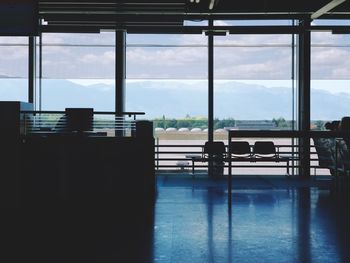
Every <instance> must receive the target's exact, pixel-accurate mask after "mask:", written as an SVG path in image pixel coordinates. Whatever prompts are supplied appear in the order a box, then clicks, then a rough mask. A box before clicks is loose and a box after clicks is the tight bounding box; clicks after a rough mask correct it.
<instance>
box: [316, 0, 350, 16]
mask: <svg viewBox="0 0 350 263" xmlns="http://www.w3.org/2000/svg"><path fill="white" fill-rule="evenodd" d="M345 1H346V0H332V1H331V2H329V3H328V4H326V5H325V6H324V7H322V8H320V9H319V10H317V11H316V12H315V13H313V14H312V15H311V19H312V20H313V19H317V18H319V17H320V16H322V15H324V14H326V13H327V12H329V11H331V10H332V9H334V8H335V7H337V6H338V5H340V4H342V3H344V2H345Z"/></svg>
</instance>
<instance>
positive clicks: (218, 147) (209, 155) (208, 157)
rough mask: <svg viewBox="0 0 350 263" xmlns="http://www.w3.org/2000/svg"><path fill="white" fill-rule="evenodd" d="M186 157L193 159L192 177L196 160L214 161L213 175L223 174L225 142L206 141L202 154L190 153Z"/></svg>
mask: <svg viewBox="0 0 350 263" xmlns="http://www.w3.org/2000/svg"><path fill="white" fill-rule="evenodd" d="M185 157H186V158H187V159H189V160H191V161H192V177H194V175H195V172H194V170H195V162H208V163H209V162H212V171H211V172H212V174H211V175H213V176H222V175H223V170H224V166H225V164H224V162H225V158H226V146H225V144H224V143H223V142H205V144H204V146H203V148H202V154H201V155H198V154H188V155H185ZM209 165H210V164H209Z"/></svg>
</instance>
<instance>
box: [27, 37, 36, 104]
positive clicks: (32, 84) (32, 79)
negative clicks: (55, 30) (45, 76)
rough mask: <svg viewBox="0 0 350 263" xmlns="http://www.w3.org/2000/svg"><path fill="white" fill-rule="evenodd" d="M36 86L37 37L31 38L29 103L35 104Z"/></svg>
mask: <svg viewBox="0 0 350 263" xmlns="http://www.w3.org/2000/svg"><path fill="white" fill-rule="evenodd" d="M35 86H36V37H34V36H33V37H29V56H28V102H29V103H33V104H34V98H35Z"/></svg>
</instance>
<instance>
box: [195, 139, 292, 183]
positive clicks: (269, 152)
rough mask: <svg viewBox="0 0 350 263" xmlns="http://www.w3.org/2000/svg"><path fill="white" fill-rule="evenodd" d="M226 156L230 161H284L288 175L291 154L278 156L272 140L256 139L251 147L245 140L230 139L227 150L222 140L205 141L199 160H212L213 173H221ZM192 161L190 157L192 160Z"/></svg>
mask: <svg viewBox="0 0 350 263" xmlns="http://www.w3.org/2000/svg"><path fill="white" fill-rule="evenodd" d="M251 148H253V151H252V150H251ZM227 157H229V161H230V162H286V168H287V173H286V175H287V176H289V161H290V160H291V156H280V155H279V153H278V152H277V151H276V147H275V144H274V143H273V142H272V141H257V142H255V143H254V145H253V147H251V146H250V144H249V142H247V141H232V142H230V143H229V149H228V152H227V151H226V147H225V144H224V143H223V142H206V143H205V145H204V148H203V153H202V158H201V160H202V161H204V162H205V161H209V160H212V161H213V163H214V165H213V166H214V168H213V169H214V175H215V174H216V175H222V174H223V167H224V159H225V158H227ZM194 161H195V160H194V159H192V162H194ZM192 165H194V164H192ZM193 173H194V172H193Z"/></svg>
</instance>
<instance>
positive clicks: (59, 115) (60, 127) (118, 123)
mask: <svg viewBox="0 0 350 263" xmlns="http://www.w3.org/2000/svg"><path fill="white" fill-rule="evenodd" d="M21 114H22V116H21V127H22V128H23V132H22V134H23V135H29V134H62V133H67V132H69V133H72V132H73V133H74V132H83V133H90V134H94V135H103V136H108V137H114V136H116V135H117V134H122V136H132V134H133V132H134V131H135V128H136V117H137V116H138V115H144V113H143V112H124V113H123V114H122V115H116V114H115V113H114V112H93V114H92V115H91V116H84V115H82V116H75V117H74V119H72V118H71V117H68V116H67V113H66V112H65V111H22V112H21Z"/></svg>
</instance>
